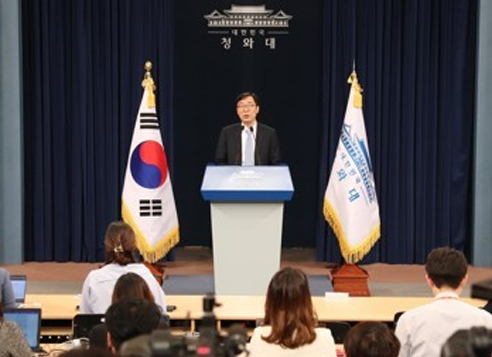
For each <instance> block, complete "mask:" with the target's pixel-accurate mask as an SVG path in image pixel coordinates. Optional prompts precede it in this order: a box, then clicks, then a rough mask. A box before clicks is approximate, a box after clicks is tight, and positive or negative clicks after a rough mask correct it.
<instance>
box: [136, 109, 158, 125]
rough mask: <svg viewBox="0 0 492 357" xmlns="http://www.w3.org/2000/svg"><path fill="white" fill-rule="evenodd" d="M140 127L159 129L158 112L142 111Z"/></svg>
mask: <svg viewBox="0 0 492 357" xmlns="http://www.w3.org/2000/svg"><path fill="white" fill-rule="evenodd" d="M139 120H140V129H159V121H158V120H157V114H156V113H140V118H139Z"/></svg>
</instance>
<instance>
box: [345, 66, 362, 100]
mask: <svg viewBox="0 0 492 357" xmlns="http://www.w3.org/2000/svg"><path fill="white" fill-rule="evenodd" d="M347 82H348V83H350V84H352V88H354V90H355V93H354V107H355V108H362V92H363V91H364V90H363V89H362V87H361V86H360V84H359V80H358V79H357V73H355V71H353V72H352V73H351V74H350V76H349V78H348V80H347Z"/></svg>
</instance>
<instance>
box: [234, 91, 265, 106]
mask: <svg viewBox="0 0 492 357" xmlns="http://www.w3.org/2000/svg"><path fill="white" fill-rule="evenodd" d="M246 97H251V98H253V100H254V101H255V104H256V105H257V106H260V97H258V95H257V94H256V93H253V92H244V93H241V94H239V95H238V96H237V97H236V105H237V103H239V102H240V101H241V100H243V99H244V98H246Z"/></svg>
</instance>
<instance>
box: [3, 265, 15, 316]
mask: <svg viewBox="0 0 492 357" xmlns="http://www.w3.org/2000/svg"><path fill="white" fill-rule="evenodd" d="M0 290H1V291H0V293H1V296H0V298H1V299H2V304H3V307H4V308H5V309H12V308H15V296H14V289H13V287H12V283H11V281H10V274H9V272H8V271H7V270H5V269H3V268H0Z"/></svg>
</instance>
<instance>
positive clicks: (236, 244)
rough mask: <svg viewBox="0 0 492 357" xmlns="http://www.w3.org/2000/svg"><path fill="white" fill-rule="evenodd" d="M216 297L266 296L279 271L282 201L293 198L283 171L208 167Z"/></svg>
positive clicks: (204, 193)
mask: <svg viewBox="0 0 492 357" xmlns="http://www.w3.org/2000/svg"><path fill="white" fill-rule="evenodd" d="M201 193H202V196H203V198H204V199H205V200H206V201H210V214H211V220H212V245H213V255H214V281H215V293H216V294H218V295H262V296H263V295H265V294H266V291H267V287H268V283H269V282H270V279H271V278H272V276H273V274H275V273H276V272H277V271H278V270H279V268H280V252H281V247H282V222H283V209H284V202H285V201H290V200H291V199H292V195H293V194H294V188H293V185H292V179H291V177H290V172H289V168H288V167H287V166H211V165H210V166H207V168H206V170H205V175H204V177H203V183H202V187H201Z"/></svg>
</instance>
